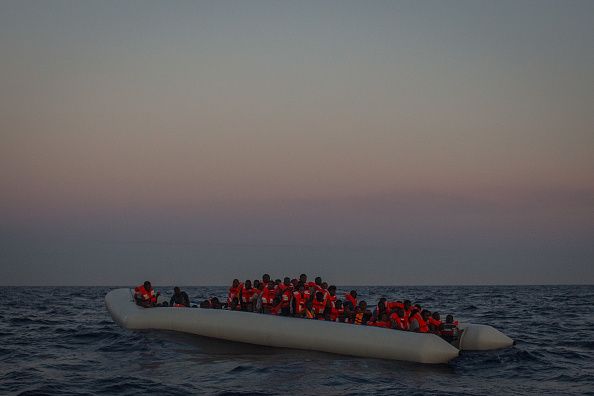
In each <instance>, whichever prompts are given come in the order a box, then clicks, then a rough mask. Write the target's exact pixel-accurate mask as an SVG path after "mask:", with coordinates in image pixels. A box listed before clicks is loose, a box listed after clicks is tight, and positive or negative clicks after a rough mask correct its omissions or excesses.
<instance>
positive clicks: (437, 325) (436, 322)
mask: <svg viewBox="0 0 594 396" xmlns="http://www.w3.org/2000/svg"><path fill="white" fill-rule="evenodd" d="M429 324H430V325H431V326H433V327H434V328H435V331H436V332H439V328H440V327H441V320H437V319H433V318H429Z"/></svg>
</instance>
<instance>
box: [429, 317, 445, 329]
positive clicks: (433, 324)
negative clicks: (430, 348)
mask: <svg viewBox="0 0 594 396" xmlns="http://www.w3.org/2000/svg"><path fill="white" fill-rule="evenodd" d="M442 326H443V324H442V323H441V317H440V316H439V312H433V313H432V314H431V316H430V317H429V331H430V332H432V333H434V334H439V333H440V331H441V329H442Z"/></svg>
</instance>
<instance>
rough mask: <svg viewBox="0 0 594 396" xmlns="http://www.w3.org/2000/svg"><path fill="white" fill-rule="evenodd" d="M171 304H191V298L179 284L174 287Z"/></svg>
mask: <svg viewBox="0 0 594 396" xmlns="http://www.w3.org/2000/svg"><path fill="white" fill-rule="evenodd" d="M169 306H171V307H189V306H190V298H189V297H188V294H187V293H186V292H185V291H181V289H180V288H179V287H177V286H175V287H174V288H173V296H171V299H170V300H169Z"/></svg>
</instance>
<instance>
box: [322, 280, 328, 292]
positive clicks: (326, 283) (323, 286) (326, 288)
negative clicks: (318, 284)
mask: <svg viewBox="0 0 594 396" xmlns="http://www.w3.org/2000/svg"><path fill="white" fill-rule="evenodd" d="M322 289H324V290H328V282H322Z"/></svg>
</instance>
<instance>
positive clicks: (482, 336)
mask: <svg viewBox="0 0 594 396" xmlns="http://www.w3.org/2000/svg"><path fill="white" fill-rule="evenodd" d="M133 294H134V291H133V290H132V289H115V290H112V291H110V292H109V293H108V294H107V295H106V296H105V303H106V305H107V310H108V311H109V313H110V315H111V317H112V318H113V320H114V321H115V322H116V323H118V324H119V325H120V326H122V327H123V328H126V329H129V330H150V329H152V330H173V331H179V332H183V333H190V334H196V335H199V336H204V337H211V338H218V339H222V340H227V341H235V342H243V343H248V344H256V345H265V346H271V347H281V348H294V349H305V350H312V351H321V352H329V353H336V354H341V355H351V356H360V357H369V358H380V359H392V360H404V361H409V362H417V363H447V362H449V361H450V360H452V359H454V358H455V357H457V356H458V354H459V353H460V350H489V349H498V348H505V347H508V346H511V345H512V344H513V340H512V339H511V338H509V337H507V336H506V335H505V334H503V333H501V332H500V331H498V330H496V329H494V328H493V327H491V326H485V325H475V324H466V325H460V328H462V329H464V332H463V333H462V337H461V338H460V340H459V341H458V343H457V344H456V346H454V345H452V344H450V343H448V342H446V341H445V340H443V339H442V338H441V337H439V336H436V335H434V334H427V333H424V334H423V333H414V332H407V331H396V330H391V329H384V328H379V327H372V326H355V325H351V324H345V323H338V322H327V321H321V320H306V319H297V318H291V317H281V316H273V315H262V314H257V313H251V312H240V311H228V310H223V309H202V308H171V307H156V308H142V307H139V306H138V305H136V304H135V302H134V298H133Z"/></svg>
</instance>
